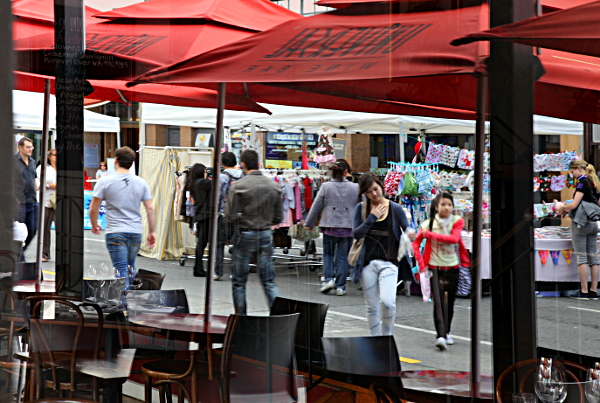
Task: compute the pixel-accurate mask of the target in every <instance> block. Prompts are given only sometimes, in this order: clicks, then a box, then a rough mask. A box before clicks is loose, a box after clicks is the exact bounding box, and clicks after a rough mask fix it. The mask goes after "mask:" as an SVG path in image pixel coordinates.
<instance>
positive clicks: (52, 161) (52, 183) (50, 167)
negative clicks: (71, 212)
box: [37, 149, 57, 262]
mask: <svg viewBox="0 0 600 403" xmlns="http://www.w3.org/2000/svg"><path fill="white" fill-rule="evenodd" d="M56 159H57V157H56V150H55V149H52V150H50V151H48V161H46V176H45V179H44V180H45V182H46V184H45V186H46V191H45V192H44V227H43V228H42V230H43V233H44V242H43V245H42V262H47V261H48V260H50V243H51V239H50V229H51V227H52V222H54V219H55V217H56V210H55V209H54V205H53V204H52V195H53V194H54V192H55V191H56ZM41 169H42V166H41V165H40V166H39V167H37V176H38V177H40V176H41Z"/></svg>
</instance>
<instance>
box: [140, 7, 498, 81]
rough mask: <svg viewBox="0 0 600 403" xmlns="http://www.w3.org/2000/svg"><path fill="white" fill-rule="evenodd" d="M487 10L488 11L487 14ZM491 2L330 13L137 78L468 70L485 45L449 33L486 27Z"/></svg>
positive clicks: (350, 76) (326, 76)
mask: <svg viewBox="0 0 600 403" xmlns="http://www.w3.org/2000/svg"><path fill="white" fill-rule="evenodd" d="M482 14H483V15H482ZM483 16H487V6H482V7H471V8H466V9H460V10H450V11H443V12H437V13H435V18H432V13H412V14H376V15H342V14H337V13H324V14H318V15H315V16H312V17H307V18H302V19H299V20H294V21H289V22H286V23H284V24H281V25H279V26H277V27H275V28H272V29H270V30H268V31H265V32H261V33H258V34H256V35H253V36H252V37H249V38H246V39H244V40H241V41H238V42H236V43H233V44H231V45H229V46H226V47H222V48H220V49H217V50H215V51H213V52H210V53H206V54H204V55H201V56H197V57H193V58H191V59H188V60H185V61H183V62H180V63H176V64H174V65H172V66H167V67H163V68H159V69H156V70H154V71H152V72H150V73H148V74H145V75H143V76H141V77H139V78H138V79H137V80H136V81H139V82H143V81H145V80H152V81H156V82H160V81H165V82H167V81H168V82H171V83H198V82H224V81H226V82H288V81H331V80H357V79H376V78H390V77H404V76H418V75H431V74H457V73H470V72H472V71H473V66H474V65H475V62H476V60H477V58H478V55H479V54H481V53H482V50H481V49H480V46H472V47H464V48H459V51H456V49H454V48H452V46H450V45H449V44H448V43H447V40H446V39H445V38H448V37H452V35H455V33H458V32H465V33H466V32H469V30H470V29H472V28H473V27H479V26H482V21H485V18H483Z"/></svg>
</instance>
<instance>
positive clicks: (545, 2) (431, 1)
mask: <svg viewBox="0 0 600 403" xmlns="http://www.w3.org/2000/svg"><path fill="white" fill-rule="evenodd" d="M591 1H593V0H542V10H543V12H545V13H548V12H552V11H556V10H563V9H565V8H569V7H575V6H579V5H581V4H586V3H590V2H591ZM373 3H389V4H408V5H412V6H413V7H420V6H422V5H423V6H429V7H431V8H433V7H442V8H446V7H447V3H446V2H444V1H441V0H319V1H317V4H318V5H320V6H327V7H335V8H343V7H349V6H352V5H354V4H373ZM469 3H471V4H469ZM474 3H475V1H470V2H469V1H461V2H460V6H462V7H468V6H469V5H471V6H472V5H474Z"/></svg>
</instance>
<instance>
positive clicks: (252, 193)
mask: <svg viewBox="0 0 600 403" xmlns="http://www.w3.org/2000/svg"><path fill="white" fill-rule="evenodd" d="M240 164H241V166H242V169H243V170H244V173H245V174H246V176H244V177H243V178H242V179H240V180H239V181H237V182H236V183H235V184H234V185H233V186H232V187H231V189H230V191H229V198H228V200H227V205H226V208H225V216H226V218H227V220H228V221H229V222H231V223H232V224H233V226H234V236H233V245H234V249H233V251H234V252H233V282H232V294H233V305H234V307H235V313H236V314H238V315H246V283H247V281H248V272H249V264H250V257H251V256H252V255H253V254H258V272H259V276H260V281H261V283H262V286H263V289H264V291H265V294H266V297H267V301H268V304H269V308H271V306H272V305H273V301H274V300H275V298H276V297H277V296H278V295H279V289H278V288H277V285H276V284H275V281H274V279H275V272H274V271H273V244H272V237H271V226H273V225H276V224H279V223H280V222H281V221H282V220H283V196H282V192H281V189H280V188H279V186H277V185H276V184H275V182H273V181H272V180H271V179H269V178H267V177H266V176H264V175H263V174H262V173H261V172H260V171H259V170H258V154H257V153H256V151H254V150H245V151H244V152H243V153H242V155H241V157H240Z"/></svg>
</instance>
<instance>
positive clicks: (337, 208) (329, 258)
mask: <svg viewBox="0 0 600 403" xmlns="http://www.w3.org/2000/svg"><path fill="white" fill-rule="evenodd" d="M329 169H330V170H331V176H332V177H333V179H332V180H331V181H330V182H327V183H324V184H323V186H321V189H320V190H319V193H318V194H317V197H316V198H315V201H314V203H313V205H312V207H311V208H310V211H309V212H308V216H307V217H306V222H305V224H304V225H305V228H306V229H309V230H310V229H312V228H313V227H314V225H315V222H316V221H317V217H318V215H319V213H321V220H320V222H319V228H320V230H321V233H323V277H324V280H325V281H324V282H323V284H322V285H321V292H322V293H328V292H329V291H330V290H332V289H334V288H335V289H336V295H339V296H342V295H345V294H346V277H347V276H348V269H349V266H348V252H349V251H350V246H351V245H352V220H353V216H354V206H355V204H356V199H357V198H358V185H357V184H356V183H352V182H350V181H349V180H348V179H346V176H347V175H348V164H346V162H344V161H336V162H335V163H334V164H333V165H332V166H331V168H329Z"/></svg>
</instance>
